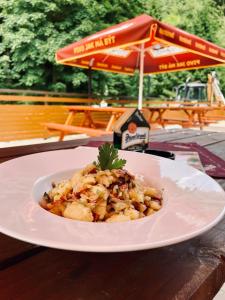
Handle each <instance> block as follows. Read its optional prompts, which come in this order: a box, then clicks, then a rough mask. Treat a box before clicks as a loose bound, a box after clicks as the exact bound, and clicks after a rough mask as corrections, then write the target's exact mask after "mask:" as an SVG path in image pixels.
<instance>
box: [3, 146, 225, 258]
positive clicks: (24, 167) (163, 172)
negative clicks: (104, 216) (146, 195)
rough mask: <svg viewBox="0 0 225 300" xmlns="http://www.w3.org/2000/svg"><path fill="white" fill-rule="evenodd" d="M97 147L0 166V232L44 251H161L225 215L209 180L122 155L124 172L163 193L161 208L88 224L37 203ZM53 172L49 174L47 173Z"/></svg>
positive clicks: (222, 199) (151, 159) (224, 198)
mask: <svg viewBox="0 0 225 300" xmlns="http://www.w3.org/2000/svg"><path fill="white" fill-rule="evenodd" d="M97 152H98V150H97V148H89V147H79V148H76V149H73V150H61V151H53V152H44V153H38V154H33V155H28V156H24V157H20V158H17V159H13V160H10V161H8V162H5V163H3V164H1V165H0V185H1V193H0V231H1V232H2V233H5V234H7V235H9V236H12V237H14V238H17V239H20V240H23V241H26V242H30V243H34V244H38V245H43V246H47V247H53V248H60V249H68V250H79V251H94V252H116V251H131V250H141V249H150V248H155V247H162V246H167V245H171V244H174V243H178V242H181V241H184V240H187V239H190V238H192V237H194V236H197V235H199V234H201V233H203V232H205V231H206V230H208V229H210V228H211V227H213V226H214V225H215V224H216V223H218V222H219V221H220V219H221V218H222V217H223V215H224V212H225V209H224V206H225V193H224V191H223V190H222V188H221V187H220V186H219V185H218V184H217V183H216V182H215V181H214V180H213V179H211V178H210V177H209V176H207V175H205V174H203V173H201V172H200V171H198V170H195V169H193V168H191V167H189V166H185V165H183V164H182V165H181V164H179V162H174V161H171V160H168V159H164V158H159V157H155V156H151V155H149V154H142V153H136V152H128V151H120V157H122V158H125V159H127V164H126V169H128V170H129V171H130V172H132V173H134V174H139V175H143V176H144V178H145V180H146V181H147V183H150V184H151V185H152V186H155V187H157V188H163V189H164V202H163V208H162V209H161V210H160V211H159V212H157V213H155V214H154V215H152V216H149V217H145V218H142V219H139V220H135V221H128V222H121V223H88V222H79V221H74V220H70V219H66V218H63V217H59V216H56V215H54V214H51V213H49V212H48V211H46V210H44V209H42V208H41V207H40V206H39V204H38V201H39V199H40V198H41V196H42V194H43V192H44V191H46V190H48V189H49V188H50V183H51V181H52V179H54V180H58V179H62V178H67V177H69V176H70V174H71V169H79V168H83V167H84V166H85V165H86V164H88V163H90V162H92V161H94V160H96V157H97ZM51 174H52V175H51Z"/></svg>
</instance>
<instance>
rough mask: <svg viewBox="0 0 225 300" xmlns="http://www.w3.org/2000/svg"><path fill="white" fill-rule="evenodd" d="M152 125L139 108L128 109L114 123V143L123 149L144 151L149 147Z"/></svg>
mask: <svg viewBox="0 0 225 300" xmlns="http://www.w3.org/2000/svg"><path fill="white" fill-rule="evenodd" d="M149 132H150V125H149V123H148V122H147V121H146V119H145V117H144V115H143V114H142V112H141V111H140V110H138V109H135V108H133V109H127V111H126V112H125V113H124V114H123V115H122V116H121V117H120V118H119V119H118V120H117V122H116V123H115V125H114V133H113V143H114V146H115V147H116V148H118V149H122V150H130V151H138V152H144V151H145V149H146V148H147V147H148V142H149Z"/></svg>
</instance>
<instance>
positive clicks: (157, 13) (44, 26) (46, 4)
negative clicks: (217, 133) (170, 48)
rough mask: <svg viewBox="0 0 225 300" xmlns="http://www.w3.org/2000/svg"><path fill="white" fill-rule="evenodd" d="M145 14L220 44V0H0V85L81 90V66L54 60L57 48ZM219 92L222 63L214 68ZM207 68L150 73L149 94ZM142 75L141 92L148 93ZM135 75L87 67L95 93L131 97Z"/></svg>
mask: <svg viewBox="0 0 225 300" xmlns="http://www.w3.org/2000/svg"><path fill="white" fill-rule="evenodd" d="M142 13H147V14H149V15H151V16H153V17H155V18H158V19H160V20H163V21H164V22H167V23H170V24H172V25H175V26H177V27H179V28H181V29H184V30H186V31H188V32H190V33H193V34H196V35H198V36H200V37H203V38H205V39H207V40H209V41H212V42H214V43H217V44H218V45H221V46H225V39H224V35H225V33H224V32H225V16H224V14H225V9H224V4H223V1H216V0H215V1H213V0H198V1H196V0H179V1H178V0H151V1H149V0H129V1H127V0H105V1H97V0H92V1H90V0H51V1H48V0H1V1H0V21H1V27H0V39H1V44H0V87H1V88H31V89H43V90H54V91H68V92H71V91H74V92H84V93H85V92H87V81H88V78H87V71H85V70H82V69H79V68H71V67H68V66H62V65H57V64H56V63H55V52H56V50H57V49H59V48H61V47H63V46H65V45H67V44H69V43H72V42H74V41H76V40H79V39H81V38H83V37H85V36H87V35H90V34H92V33H94V32H96V31H99V30H101V29H104V28H106V27H108V26H111V25H113V24H117V23H119V22H122V21H125V20H127V19H130V18H132V17H135V16H137V15H139V14H142ZM216 70H217V73H218V75H219V79H220V81H221V85H222V88H223V91H224V92H225V68H217V69H216ZM208 72H209V70H201V71H190V72H187V71H186V72H176V73H171V74H170V73H168V74H161V75H153V76H151V79H150V84H151V85H150V92H151V95H152V96H161V97H165V96H166V97H170V96H171V91H172V89H173V87H174V86H177V85H178V84H179V83H183V82H184V81H185V80H186V78H187V77H188V76H191V78H192V79H193V80H201V81H203V82H204V81H206V80H207V76H206V75H207V73H208ZM148 85H149V78H146V79H145V94H148V92H149V86H148ZM137 86H138V76H137V75H135V76H132V77H129V76H125V75H119V74H111V73H106V72H100V71H99V72H98V71H94V72H93V90H94V93H95V94H96V95H97V96H98V97H121V96H123V95H126V96H133V97H136V96H137Z"/></svg>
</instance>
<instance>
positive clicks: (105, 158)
mask: <svg viewBox="0 0 225 300" xmlns="http://www.w3.org/2000/svg"><path fill="white" fill-rule="evenodd" d="M98 150H99V153H98V161H97V162H95V164H96V166H97V167H98V168H99V169H101V170H112V169H122V168H123V167H124V166H125V164H126V160H125V159H119V157H118V150H117V149H116V148H114V146H113V145H110V144H109V143H106V144H104V145H102V146H100V147H98Z"/></svg>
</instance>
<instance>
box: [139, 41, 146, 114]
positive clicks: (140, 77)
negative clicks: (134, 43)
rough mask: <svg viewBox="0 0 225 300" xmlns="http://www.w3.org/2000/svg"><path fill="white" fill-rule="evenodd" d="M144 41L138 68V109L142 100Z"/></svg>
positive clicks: (140, 107)
mask: <svg viewBox="0 0 225 300" xmlns="http://www.w3.org/2000/svg"><path fill="white" fill-rule="evenodd" d="M144 55H145V53H144V43H143V44H141V51H140V70H139V94H138V109H142V100H143V77H144Z"/></svg>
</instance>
